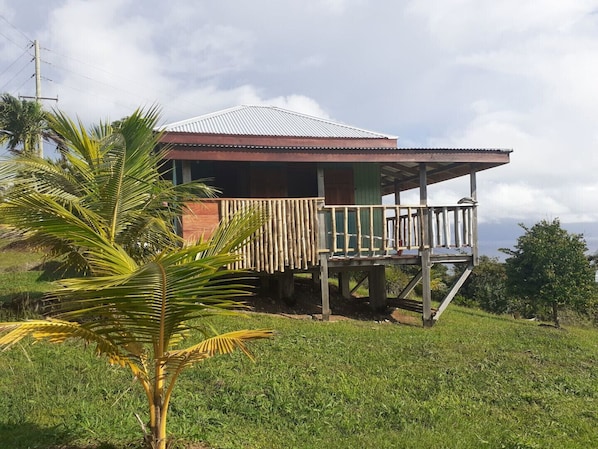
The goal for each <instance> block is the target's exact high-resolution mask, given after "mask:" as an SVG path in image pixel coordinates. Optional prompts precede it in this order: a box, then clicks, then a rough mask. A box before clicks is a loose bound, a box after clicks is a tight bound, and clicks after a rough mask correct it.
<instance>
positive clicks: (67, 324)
mask: <svg viewBox="0 0 598 449" xmlns="http://www.w3.org/2000/svg"><path fill="white" fill-rule="evenodd" d="M156 121H157V114H156V111H155V109H152V110H150V111H149V112H148V113H143V112H142V111H136V112H135V113H134V114H132V115H131V116H130V117H128V118H126V119H124V120H123V121H121V122H119V123H118V125H117V126H116V127H113V126H111V125H100V126H98V127H96V128H94V129H92V130H91V131H89V132H88V131H86V130H85V128H84V127H83V126H82V125H81V123H79V124H75V123H73V122H72V121H71V120H70V119H68V118H67V117H66V116H64V115H62V114H56V115H55V116H53V117H52V118H51V119H50V122H51V125H52V128H53V129H54V130H56V131H57V132H58V134H59V135H60V136H61V139H62V140H63V143H64V144H63V145H62V148H63V150H62V151H63V157H64V158H63V159H64V160H63V161H61V162H53V161H50V160H44V159H41V158H40V157H37V156H35V155H30V154H22V155H18V156H16V157H15V158H13V159H10V160H8V161H6V162H4V163H3V164H2V165H0V182H2V183H3V184H4V185H6V186H8V192H7V194H6V196H5V197H4V198H3V202H2V204H0V220H2V221H4V222H5V223H6V224H9V225H11V226H12V227H13V228H15V229H18V230H20V231H22V232H24V233H25V235H26V236H28V237H29V238H30V239H32V240H34V241H36V242H39V243H41V244H43V245H44V246H46V247H49V248H51V249H52V250H53V251H54V252H55V253H58V254H66V255H68V256H69V257H70V261H71V262H73V261H75V262H76V264H77V266H78V267H80V268H83V269H84V270H83V271H84V273H85V274H87V276H86V277H79V278H73V279H66V280H62V281H59V282H58V283H57V284H56V288H55V290H54V291H53V292H52V293H51V294H50V301H49V309H48V314H47V316H46V318H45V319H39V320H32V321H23V322H11V323H0V347H3V348H9V347H11V346H12V345H14V344H15V343H17V342H18V341H20V340H21V339H23V338H24V337H26V336H31V337H33V338H34V339H37V340H49V341H51V342H57V343H59V342H63V341H65V340H67V339H72V338H75V339H81V340H84V341H85V342H87V343H90V344H93V345H95V347H96V351H97V352H98V353H99V354H103V355H106V356H107V357H108V359H109V360H110V361H111V362H112V363H118V364H120V365H123V366H127V367H129V368H130V369H131V370H132V371H133V373H134V374H135V376H136V378H137V379H138V380H139V382H140V384H141V386H142V387H143V389H144V391H145V394H146V397H147V400H148V405H149V428H150V433H149V434H148V436H147V440H148V442H149V443H151V447H152V448H157V449H164V448H165V447H166V418H167V414H168V406H169V403H170V399H171V396H172V392H173V389H174V386H175V383H176V380H177V378H178V376H179V374H180V373H181V371H182V370H183V369H185V368H187V367H189V366H191V365H193V364H195V363H197V362H200V361H202V360H205V359H207V358H209V357H212V356H214V355H216V354H224V353H229V352H232V351H233V350H235V349H240V350H241V351H242V352H244V353H245V354H248V355H249V353H248V351H247V348H246V346H245V344H246V342H247V341H248V340H253V339H258V338H265V337H268V336H270V335H271V332H270V331H268V330H242V331H236V332H230V333H226V334H222V335H209V334H208V333H207V332H206V333H205V335H206V339H205V340H204V341H202V342H201V343H199V344H196V345H192V346H190V347H187V348H184V347H183V348H182V347H181V346H180V345H181V344H182V342H183V340H184V337H185V336H186V334H187V331H188V330H189V329H191V328H193V327H195V326H198V323H199V322H198V321H197V320H198V319H201V318H204V317H206V316H209V315H213V314H218V313H232V309H235V308H238V307H242V303H240V302H238V301H237V300H232V299H230V298H236V297H239V296H243V295H245V294H247V289H246V288H245V287H244V286H243V285H242V284H241V283H240V282H239V281H238V280H235V279H236V278H235V277H234V276H235V275H238V273H234V272H232V271H231V270H229V269H227V268H226V267H227V266H230V264H231V263H232V262H234V261H235V260H236V258H237V255H236V254H237V253H236V250H237V249H238V248H239V247H240V246H241V245H243V244H244V243H245V242H247V241H248V239H249V238H250V237H251V235H253V234H254V233H255V232H256V230H257V229H259V228H260V226H262V224H263V223H264V217H263V214H262V213H261V212H260V211H258V210H254V211H248V212H247V213H245V214H244V215H242V216H237V217H233V218H232V219H231V221H229V222H227V223H223V224H221V226H220V227H219V228H218V229H217V230H216V232H215V233H214V234H213V236H212V238H211V239H210V240H209V241H206V242H202V241H200V242H198V243H196V244H193V245H185V244H184V242H183V241H182V240H181V239H180V238H179V237H178V236H177V235H176V233H175V232H174V230H173V224H174V219H175V217H176V216H177V214H178V213H180V211H181V209H182V207H183V206H182V204H183V202H184V201H185V200H187V199H191V196H192V195H198V194H199V195H204V196H205V195H209V194H211V193H212V190H211V189H209V188H207V187H206V186H205V185H203V184H201V183H195V184H192V185H188V186H182V187H181V186H172V185H169V184H168V183H166V182H164V181H162V180H161V178H160V173H159V167H160V163H161V161H162V159H163V153H160V152H159V151H158V152H156V151H155V148H156V146H157V136H156V134H155V133H154V132H153V128H154V127H155V124H156Z"/></svg>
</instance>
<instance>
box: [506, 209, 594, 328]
mask: <svg viewBox="0 0 598 449" xmlns="http://www.w3.org/2000/svg"><path fill="white" fill-rule="evenodd" d="M520 226H521V227H522V228H523V229H524V231H525V233H524V234H523V235H522V236H520V237H519V238H518V239H517V244H516V245H515V249H503V250H502V251H503V252H505V253H506V254H508V255H509V256H510V257H509V258H507V260H506V265H505V268H506V274H507V291H508V292H509V294H512V295H514V296H517V297H518V298H521V300H522V301H524V302H526V303H528V304H529V305H531V306H532V308H533V310H534V311H535V312H536V313H538V314H547V315H550V316H551V317H552V320H553V321H554V324H555V326H557V327H558V326H559V317H558V310H559V308H562V307H572V308H578V309H579V308H582V307H583V306H584V304H586V302H587V301H588V300H590V299H591V297H592V291H593V288H594V271H593V269H592V268H591V266H590V263H589V261H588V259H587V257H586V256H585V252H586V251H587V246H586V243H585V240H584V238H583V236H582V235H580V234H570V233H569V232H567V231H566V230H565V229H563V228H562V227H561V224H560V221H559V220H558V219H554V220H552V221H547V220H542V221H540V222H539V223H536V224H535V225H534V226H532V227H531V228H528V227H526V226H524V225H523V224H521V225H520Z"/></svg>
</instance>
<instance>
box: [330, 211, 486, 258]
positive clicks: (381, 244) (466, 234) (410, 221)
mask: <svg viewBox="0 0 598 449" xmlns="http://www.w3.org/2000/svg"><path fill="white" fill-rule="evenodd" d="M323 209H324V211H326V215H325V216H326V220H325V223H321V224H320V225H321V226H325V227H326V229H325V232H323V233H322V235H325V236H326V240H325V241H323V242H320V247H321V248H322V249H323V250H328V251H329V252H330V253H332V255H334V256H370V257H373V256H381V255H393V254H401V253H402V252H403V251H404V250H412V249H417V250H420V249H426V248H447V249H448V248H467V247H469V248H474V247H475V245H476V240H477V236H476V231H475V226H476V224H475V213H474V212H475V205H457V206H441V207H431V206H401V205H375V206H374V205H372V206H355V205H349V206H324V207H323Z"/></svg>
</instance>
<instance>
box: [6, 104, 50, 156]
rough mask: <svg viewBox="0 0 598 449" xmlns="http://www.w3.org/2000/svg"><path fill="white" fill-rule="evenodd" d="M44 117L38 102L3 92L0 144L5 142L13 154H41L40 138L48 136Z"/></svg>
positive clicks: (44, 114)
mask: <svg viewBox="0 0 598 449" xmlns="http://www.w3.org/2000/svg"><path fill="white" fill-rule="evenodd" d="M46 118H47V115H46V112H45V111H44V110H43V109H42V106H41V104H40V103H38V102H35V101H29V100H19V99H18V98H16V97H13V96H12V95H10V94H7V93H5V94H3V95H2V96H1V97H0V144H6V145H7V147H8V150H9V151H10V152H11V153H13V154H20V153H25V154H31V153H36V154H38V155H39V156H42V155H43V153H42V147H41V145H42V143H41V142H42V138H43V137H49V136H50V133H49V130H48V125H47V122H46Z"/></svg>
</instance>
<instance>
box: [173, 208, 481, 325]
mask: <svg viewBox="0 0 598 449" xmlns="http://www.w3.org/2000/svg"><path fill="white" fill-rule="evenodd" d="M253 207H259V208H261V209H263V210H264V211H265V212H266V214H267V216H268V220H267V222H266V223H265V224H264V226H263V227H262V229H261V230H260V231H259V232H258V234H257V236H256V238H255V239H253V240H252V241H250V242H249V243H248V244H247V245H246V246H245V247H244V248H243V249H242V251H241V258H240V260H239V261H238V262H237V263H236V264H235V265H234V266H233V267H232V268H235V269H243V270H251V271H254V272H257V273H261V274H269V275H279V277H281V276H280V275H283V274H284V276H282V277H281V278H283V277H284V278H286V279H289V278H288V275H289V274H290V279H291V282H292V274H293V273H296V272H306V271H311V272H318V271H319V275H320V279H321V288H322V308H323V313H322V315H323V316H324V317H326V316H327V315H329V314H330V310H329V306H328V305H327V301H328V300H327V298H328V292H327V289H328V276H329V274H330V273H346V272H351V271H365V272H367V273H369V276H370V282H369V285H370V304H371V305H373V306H374V307H383V306H384V305H385V304H386V292H385V287H386V286H385V282H386V278H385V274H384V267H385V266H389V265H417V266H419V267H421V268H420V272H419V273H418V274H417V275H416V276H415V277H414V279H413V280H412V282H410V283H409V285H408V286H407V287H406V289H405V290H404V292H403V293H402V294H401V295H400V297H399V298H398V300H399V303H400V304H404V305H405V308H407V309H409V310H418V311H419V310H422V311H423V318H424V323H425V322H426V321H427V322H433V320H436V319H438V317H439V316H440V314H441V313H442V312H443V311H444V310H445V309H446V307H447V306H448V304H449V303H450V301H451V300H452V298H453V297H454V296H455V294H456V293H457V291H458V289H459V288H460V286H461V285H462V284H463V282H465V280H466V279H467V276H468V275H469V274H470V273H471V270H472V269H473V266H475V264H476V263H477V219H476V205H475V204H456V205H448V206H418V205H340V206H339V205H333V206H329V205H326V204H324V199H323V198H285V199H249V198H245V199H239V198H234V199H232V198H222V199H211V200H206V201H204V202H202V203H198V204H190V205H189V212H188V213H187V214H185V215H184V216H183V220H182V224H183V236H184V237H185V238H186V239H197V237H199V235H203V236H204V237H207V236H209V234H210V233H211V232H212V230H213V229H214V226H215V225H216V224H217V223H218V222H219V221H220V220H222V219H227V218H228V217H230V216H232V215H233V214H236V213H242V212H243V211H244V210H247V209H249V208H253ZM438 263H443V264H464V265H465V266H466V269H465V270H464V274H463V276H462V277H461V278H460V279H459V280H458V281H457V283H456V285H455V286H453V288H451V289H450V291H449V294H448V295H447V297H446V298H445V299H444V300H443V301H442V302H441V304H440V306H439V307H438V308H437V309H432V306H431V300H430V291H429V290H430V269H431V267H432V265H434V264H438ZM418 282H421V283H422V284H423V285H424V301H423V303H419V305H418V304H414V303H413V301H411V300H405V298H406V297H407V294H408V293H409V292H410V291H411V290H413V288H414V287H415V285H416V284H417V283H418ZM339 283H340V284H341V290H342V291H348V276H342V275H339Z"/></svg>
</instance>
